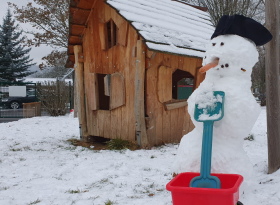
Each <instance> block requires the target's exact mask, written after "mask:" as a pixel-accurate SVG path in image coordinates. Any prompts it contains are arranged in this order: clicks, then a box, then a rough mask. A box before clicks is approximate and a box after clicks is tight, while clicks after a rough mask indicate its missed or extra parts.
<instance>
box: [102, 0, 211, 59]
mask: <svg viewBox="0 0 280 205" xmlns="http://www.w3.org/2000/svg"><path fill="white" fill-rule="evenodd" d="M104 3H105V4H107V5H108V6H109V7H111V8H112V9H113V10H115V11H116V12H117V13H118V14H119V15H120V16H121V17H122V18H124V19H125V20H126V21H127V22H128V23H129V24H130V25H131V26H132V28H134V30H135V31H136V32H137V34H138V35H139V36H141V38H142V39H144V41H143V42H144V43H145V45H146V46H147V48H148V49H149V50H151V51H157V52H161V53H170V54H173V55H174V54H177V55H182V56H188V57H195V58H203V57H204V52H205V51H199V50H194V49H189V48H179V47H176V48H177V51H176V50H173V51H172V50H170V49H164V50H161V49H157V48H156V46H152V44H154V45H155V43H152V42H148V41H146V39H145V38H144V36H143V35H142V34H141V33H140V30H138V29H137V28H136V27H135V26H133V24H132V23H133V21H129V20H128V19H127V18H126V17H124V16H123V15H122V14H121V13H120V11H119V10H118V9H117V8H115V7H114V6H112V5H111V4H109V3H108V2H107V0H105V1H104ZM190 7H191V6H190ZM192 8H194V7H192ZM194 9H196V8H194ZM197 10H199V9H197ZM163 46H164V45H163ZM166 46H167V45H166ZM184 50H185V52H184ZM186 50H189V51H190V52H186ZM193 51H194V52H193ZM195 51H196V52H195ZM191 53H192V54H191ZM194 53H196V54H194Z"/></svg>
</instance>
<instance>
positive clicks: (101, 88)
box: [97, 74, 110, 110]
mask: <svg viewBox="0 0 280 205" xmlns="http://www.w3.org/2000/svg"><path fill="white" fill-rule="evenodd" d="M107 79H108V75H106V74H97V83H98V98H97V99H98V101H99V103H98V104H99V109H100V110H109V109H110V94H109V92H108V86H109V85H108V83H109V81H108V80H107Z"/></svg>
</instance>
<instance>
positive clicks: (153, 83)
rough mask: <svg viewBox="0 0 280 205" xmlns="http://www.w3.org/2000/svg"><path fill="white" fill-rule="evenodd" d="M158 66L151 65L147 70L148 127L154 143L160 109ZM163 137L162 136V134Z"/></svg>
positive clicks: (148, 134) (146, 103) (151, 140)
mask: <svg viewBox="0 0 280 205" xmlns="http://www.w3.org/2000/svg"><path fill="white" fill-rule="evenodd" d="M156 77H157V67H154V66H153V67H151V68H150V69H148V70H147V71H146V102H145V105H146V117H147V118H146V128H147V136H148V139H149V142H150V143H151V144H153V145H155V144H157V143H156V119H157V116H158V114H157V111H158V109H157V108H156V107H157V104H158V99H157V80H156ZM160 138H161V136H160Z"/></svg>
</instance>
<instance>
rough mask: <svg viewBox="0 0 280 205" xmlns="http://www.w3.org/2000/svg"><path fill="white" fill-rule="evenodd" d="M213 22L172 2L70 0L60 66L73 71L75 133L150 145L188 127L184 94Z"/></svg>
mask: <svg viewBox="0 0 280 205" xmlns="http://www.w3.org/2000/svg"><path fill="white" fill-rule="evenodd" d="M212 32H213V27H212V26H211V23H210V17H209V14H208V13H207V12H205V11H203V9H201V8H194V7H192V6H189V5H187V4H184V3H181V2H179V1H172V0H129V1H127V0H71V3H70V30H69V44H68V56H69V58H68V62H67V66H68V67H74V68H75V89H76V97H77V98H76V109H77V110H78V117H79V123H80V128H81V137H83V138H84V139H88V138H89V137H104V138H108V139H114V138H120V139H124V140H129V141H132V142H136V143H138V144H139V145H140V146H141V147H151V146H154V145H161V144H164V143H175V142H179V141H180V139H181V138H182V136H183V135H184V134H186V133H188V132H189V131H191V130H192V129H193V125H192V122H191V120H190V116H189V114H188V112H187V101H186V100H187V98H188V96H189V95H190V94H191V92H192V91H193V90H194V89H195V88H196V87H197V86H198V85H199V83H200V82H201V81H202V80H203V79H204V76H203V75H202V74H200V73H199V72H198V68H200V67H201V64H202V58H203V56H204V51H205V45H206V43H207V42H208V40H209V38H210V36H211V34H212Z"/></svg>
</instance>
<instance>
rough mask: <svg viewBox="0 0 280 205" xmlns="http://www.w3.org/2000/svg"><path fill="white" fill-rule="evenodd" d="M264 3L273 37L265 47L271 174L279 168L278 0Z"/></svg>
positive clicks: (269, 167) (269, 164)
mask: <svg viewBox="0 0 280 205" xmlns="http://www.w3.org/2000/svg"><path fill="white" fill-rule="evenodd" d="M265 3H266V11H265V13H266V21H267V22H266V26H267V28H268V29H269V30H270V32H271V33H272V35H273V39H272V40H271V41H270V42H269V43H268V44H267V45H266V99H267V139H268V173H273V172H275V171H277V170H278V169H279V168H280V149H279V147H280V126H279V125H280V110H279V108H280V103H279V101H280V99H279V96H280V95H279V91H280V87H279V83H280V80H279V77H280V76H279V74H280V71H279V68H280V67H279V62H280V61H279V54H280V53H279V26H280V24H279V23H280V21H279V0H269V1H266V2H265Z"/></svg>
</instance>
